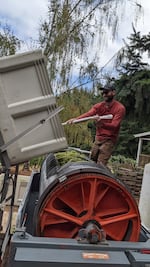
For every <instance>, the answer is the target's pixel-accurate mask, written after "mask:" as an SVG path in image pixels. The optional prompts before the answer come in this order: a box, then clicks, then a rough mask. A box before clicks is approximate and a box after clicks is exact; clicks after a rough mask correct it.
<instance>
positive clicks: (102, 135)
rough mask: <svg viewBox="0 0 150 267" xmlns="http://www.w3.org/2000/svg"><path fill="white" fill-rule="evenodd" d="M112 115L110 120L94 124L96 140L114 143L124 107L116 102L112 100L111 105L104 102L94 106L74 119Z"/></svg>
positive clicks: (123, 114)
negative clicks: (109, 140)
mask: <svg viewBox="0 0 150 267" xmlns="http://www.w3.org/2000/svg"><path fill="white" fill-rule="evenodd" d="M108 114H112V115H113V118H112V119H111V120H101V121H100V122H96V137H95V138H96V140H99V141H103V140H108V139H111V140H112V141H113V143H116V141H117V138H118V134H119V130H120V124H121V121H122V119H123V117H124V116H125V107H124V106H123V105H122V104H121V103H120V102H118V101H116V100H113V101H112V102H111V103H107V102H105V101H103V102H100V103H97V104H95V105H94V106H93V107H92V108H91V109H90V110H89V111H88V112H86V113H84V114H82V115H80V116H79V117H77V118H76V119H81V118H86V117H89V116H94V115H99V116H102V115H108Z"/></svg>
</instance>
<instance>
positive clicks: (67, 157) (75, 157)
mask: <svg viewBox="0 0 150 267" xmlns="http://www.w3.org/2000/svg"><path fill="white" fill-rule="evenodd" d="M55 156H56V159H57V160H58V162H59V164H60V166H63V165H64V164H66V163H68V162H78V161H87V159H86V158H85V156H84V154H82V153H79V152H77V151H75V150H67V151H62V152H57V153H55Z"/></svg>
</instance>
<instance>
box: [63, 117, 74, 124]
mask: <svg viewBox="0 0 150 267" xmlns="http://www.w3.org/2000/svg"><path fill="white" fill-rule="evenodd" d="M75 120H76V118H72V119H69V120H68V121H66V122H65V123H66V124H73V122H74V121H75Z"/></svg>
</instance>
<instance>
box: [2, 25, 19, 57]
mask: <svg viewBox="0 0 150 267" xmlns="http://www.w3.org/2000/svg"><path fill="white" fill-rule="evenodd" d="M20 47H21V41H20V40H19V39H18V38H17V37H16V36H15V35H14V33H13V32H12V30H11V27H10V26H9V25H7V24H6V25H3V24H0V57H2V56H9V55H14V54H15V53H16V52H17V50H18V49H20Z"/></svg>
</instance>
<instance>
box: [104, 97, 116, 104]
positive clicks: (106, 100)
mask: <svg viewBox="0 0 150 267" xmlns="http://www.w3.org/2000/svg"><path fill="white" fill-rule="evenodd" d="M113 98H114V97H113V96H109V97H107V98H106V99H105V102H107V103H109V102H111V101H112V100H113Z"/></svg>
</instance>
